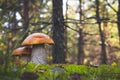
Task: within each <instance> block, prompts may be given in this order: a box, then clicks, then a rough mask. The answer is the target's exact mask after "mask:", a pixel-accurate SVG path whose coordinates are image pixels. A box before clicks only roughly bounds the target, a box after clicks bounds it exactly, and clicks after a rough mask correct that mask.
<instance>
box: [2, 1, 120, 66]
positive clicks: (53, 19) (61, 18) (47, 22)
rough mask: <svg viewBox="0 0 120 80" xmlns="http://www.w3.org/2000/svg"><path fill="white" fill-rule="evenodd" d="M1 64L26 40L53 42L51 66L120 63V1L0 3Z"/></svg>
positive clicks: (49, 52)
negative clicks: (35, 36)
mask: <svg viewBox="0 0 120 80" xmlns="http://www.w3.org/2000/svg"><path fill="white" fill-rule="evenodd" d="M0 16H1V17H0V64H7V63H9V61H11V58H12V57H11V54H12V51H13V50H14V49H15V48H17V47H20V46H21V42H22V41H23V40H24V38H25V37H26V36H27V35H29V34H31V33H34V32H41V33H45V34H47V35H49V36H50V37H51V38H53V40H54V42H55V45H53V46H52V47H51V46H47V47H46V48H47V49H46V50H47V53H48V59H49V63H68V64H69V63H70V64H71V63H74V64H86V65H99V64H109V65H110V64H112V63H113V62H116V63H118V64H119V63H120V0H0Z"/></svg>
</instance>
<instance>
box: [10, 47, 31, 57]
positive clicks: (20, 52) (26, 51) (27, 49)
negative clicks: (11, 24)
mask: <svg viewBox="0 0 120 80" xmlns="http://www.w3.org/2000/svg"><path fill="white" fill-rule="evenodd" d="M30 53H31V51H30V47H19V48H17V49H15V50H14V51H13V52H12V55H14V56H17V55H24V54H30Z"/></svg>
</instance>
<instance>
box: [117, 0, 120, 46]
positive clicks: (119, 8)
mask: <svg viewBox="0 0 120 80" xmlns="http://www.w3.org/2000/svg"><path fill="white" fill-rule="evenodd" d="M117 21H118V22H117V26H118V35H119V44H120V0H118V12H117Z"/></svg>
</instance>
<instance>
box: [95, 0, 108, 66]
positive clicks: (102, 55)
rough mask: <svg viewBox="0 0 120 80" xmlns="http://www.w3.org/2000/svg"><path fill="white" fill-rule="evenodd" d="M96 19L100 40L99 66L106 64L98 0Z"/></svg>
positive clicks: (97, 2) (97, 1) (97, 0)
mask: <svg viewBox="0 0 120 80" xmlns="http://www.w3.org/2000/svg"><path fill="white" fill-rule="evenodd" d="M96 19H97V23H98V27H99V32H100V38H101V64H107V56H106V46H105V37H104V34H103V31H102V28H101V20H100V15H99V0H96Z"/></svg>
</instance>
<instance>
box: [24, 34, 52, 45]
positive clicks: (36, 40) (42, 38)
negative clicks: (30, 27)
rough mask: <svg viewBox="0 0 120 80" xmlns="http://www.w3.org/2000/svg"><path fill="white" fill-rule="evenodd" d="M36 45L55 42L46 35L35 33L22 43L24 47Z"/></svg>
mask: <svg viewBox="0 0 120 80" xmlns="http://www.w3.org/2000/svg"><path fill="white" fill-rule="evenodd" d="M34 44H54V41H53V40H52V39H51V38H50V37H49V36H48V35H46V34H43V33H33V34H31V35H29V36H28V37H27V38H26V39H25V40H24V41H23V42H22V45H23V46H24V45H34Z"/></svg>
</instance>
